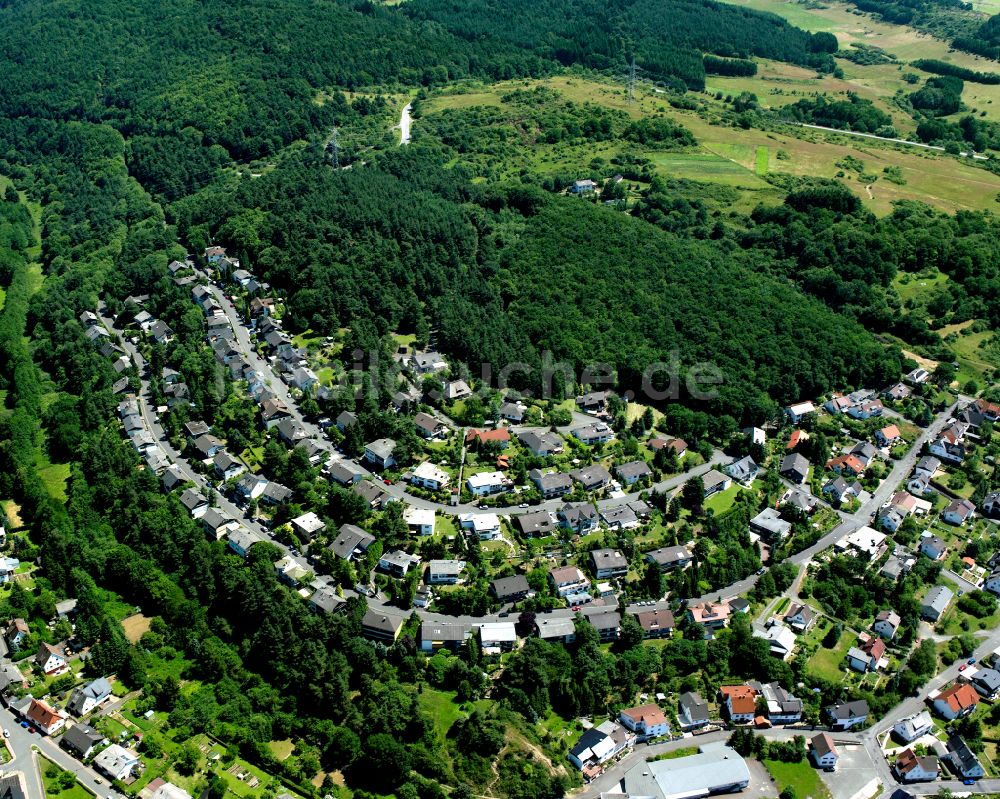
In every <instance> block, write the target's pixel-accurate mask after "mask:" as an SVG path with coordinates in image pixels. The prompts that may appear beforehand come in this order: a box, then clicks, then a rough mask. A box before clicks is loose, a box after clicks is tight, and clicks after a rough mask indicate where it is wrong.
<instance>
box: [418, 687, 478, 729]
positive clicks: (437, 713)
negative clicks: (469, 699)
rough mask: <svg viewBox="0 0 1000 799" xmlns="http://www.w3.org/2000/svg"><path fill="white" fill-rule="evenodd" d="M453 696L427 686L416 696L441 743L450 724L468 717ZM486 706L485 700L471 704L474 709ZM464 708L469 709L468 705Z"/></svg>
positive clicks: (452, 693) (448, 692)
mask: <svg viewBox="0 0 1000 799" xmlns="http://www.w3.org/2000/svg"><path fill="white" fill-rule="evenodd" d="M455 696H456V694H455V692H454V691H439V690H437V689H435V688H430V687H429V686H427V685H425V686H423V690H422V691H421V692H420V694H419V695H418V696H417V701H418V702H419V704H420V707H421V709H422V710H424V711H426V712H427V713H428V714H429V715H430V717H431V718H433V719H434V727H435V729H436V730H437V732H438V736H439V737H440V738H441V740H442V741H444V739H445V736H446V735H447V734H448V730H449V729H451V725H452V724H454V723H455V722H456V721H458V720H459V719H464V718H466V717H468V715H469V713H468V712H466V711H465V710H463V705H462V704H460V703H459V702H456V701H455ZM488 705H489V702H488V701H487V700H481V701H479V702H474V703H472V706H474V707H476V708H484V707H486V706H488ZM465 707H469V705H465Z"/></svg>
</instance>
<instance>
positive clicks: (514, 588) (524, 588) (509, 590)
mask: <svg viewBox="0 0 1000 799" xmlns="http://www.w3.org/2000/svg"><path fill="white" fill-rule="evenodd" d="M530 592H531V586H530V585H528V578H527V577H525V576H524V575H523V574H515V575H514V576H513V577H498V578H496V579H495V580H493V581H492V582H491V583H490V593H491V594H493V596H495V597H496V598H497V600H498V601H499V602H504V603H506V602H519V601H521V600H522V599H524V598H525V597H526V596H527V595H528V594H529V593H530Z"/></svg>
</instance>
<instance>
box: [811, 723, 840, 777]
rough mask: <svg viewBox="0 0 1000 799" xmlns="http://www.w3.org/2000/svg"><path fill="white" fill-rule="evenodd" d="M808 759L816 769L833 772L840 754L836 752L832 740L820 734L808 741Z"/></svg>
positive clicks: (822, 733)
mask: <svg viewBox="0 0 1000 799" xmlns="http://www.w3.org/2000/svg"><path fill="white" fill-rule="evenodd" d="M809 758H810V759H811V760H812V762H813V763H814V764H815V765H816V768H821V769H823V770H824V771H833V770H834V769H836V768H837V761H838V760H839V759H840V753H839V752H837V747H836V746H835V745H834V743H833V738H831V737H830V736H829V735H827V734H826V733H825V732H821V733H820V734H819V735H816V736H814V737H813V738H811V739H810V740H809Z"/></svg>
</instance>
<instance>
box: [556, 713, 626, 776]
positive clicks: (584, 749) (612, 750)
mask: <svg viewBox="0 0 1000 799" xmlns="http://www.w3.org/2000/svg"><path fill="white" fill-rule="evenodd" d="M634 743H635V736H634V735H633V734H632V733H630V732H629V731H628V730H626V729H625V728H624V727H622V726H621V725H620V724H617V723H615V722H613V721H605V722H603V723H602V724H599V725H598V726H596V727H591V728H590V729H589V730H584V732H583V734H582V735H581V736H580V738H579V739H578V740H577V742H576V744H575V745H574V746H573V747H572V748H571V749H570V750H569V752H568V754H567V757H568V758H569V760H570V762H571V763H572V764H573V765H574V766H576V767H577V768H578V769H580V771H582V772H583V774H584V776H585V777H586V778H588V779H592V778H593V777H596V776H597V775H598V774H600V773H601V770H602V767H603V765H604V764H605V763H607V762H608V761H609V760H611V759H612V758H614V757H616V756H617V755H620V754H621V753H622V752H624V751H626V750H628V749H630V748H631V747H632V746H633V745H634Z"/></svg>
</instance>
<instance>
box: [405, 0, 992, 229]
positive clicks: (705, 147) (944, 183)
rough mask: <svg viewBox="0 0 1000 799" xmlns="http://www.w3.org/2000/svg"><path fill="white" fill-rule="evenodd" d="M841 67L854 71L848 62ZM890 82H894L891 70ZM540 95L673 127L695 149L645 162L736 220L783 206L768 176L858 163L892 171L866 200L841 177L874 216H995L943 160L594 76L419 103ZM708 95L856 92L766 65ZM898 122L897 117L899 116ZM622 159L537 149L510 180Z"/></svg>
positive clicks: (986, 183) (435, 107) (821, 172)
mask: <svg viewBox="0 0 1000 799" xmlns="http://www.w3.org/2000/svg"><path fill="white" fill-rule="evenodd" d="M758 1H760V0H758ZM853 19H854V17H853V16H852V20H853ZM911 33H912V32H911ZM914 35H915V34H914ZM848 65H849V66H855V65H853V64H850V63H849V62H848ZM859 69H865V70H871V69H880V68H877V67H864V68H859ZM893 70H895V67H893ZM896 74H901V73H899V72H898V70H896ZM893 80H898V81H899V83H900V85H902V79H901V78H893ZM768 82H770V83H771V84H773V86H772V87H771V88H773V89H774V90H775V91H780V92H782V94H768V92H769V91H770V89H769V88H768V87H767V83H768ZM539 85H544V86H546V87H548V88H551V89H554V90H556V91H558V92H559V93H560V94H562V95H563V96H564V97H566V98H567V99H569V100H572V101H574V102H577V103H595V104H599V105H602V106H605V107H608V108H616V109H619V110H622V111H624V112H625V113H627V114H629V115H630V116H632V117H635V118H639V117H644V116H658V115H663V116H666V117H669V118H671V119H674V120H676V121H677V122H680V123H681V124H683V125H684V126H685V127H687V128H689V129H690V130H691V132H692V133H694V135H695V136H696V137H697V139H698V146H697V147H696V148H693V149H691V150H686V151H678V152H664V151H652V152H647V153H645V155H646V156H647V157H649V158H650V159H651V160H652V161H653V162H654V163H655V164H656V166H657V168H658V171H659V172H660V173H661V174H663V175H664V176H665V177H670V178H677V179H687V180H693V181H700V182H704V183H708V184H715V185H721V186H726V187H730V188H736V189H738V190H739V191H740V192H742V196H741V197H740V199H739V200H737V201H736V202H734V203H732V207H733V208H734V210H741V211H745V210H750V209H752V208H753V206H754V205H756V204H757V203H759V202H764V201H775V202H778V201H780V200H781V198H782V197H783V196H784V192H783V191H782V190H780V189H779V188H777V187H775V186H772V185H771V184H769V183H768V182H767V181H766V180H764V179H763V175H765V174H767V175H772V174H775V173H786V174H789V175H793V176H816V177H825V178H834V177H836V176H837V175H838V173H845V170H844V169H842V168H841V167H839V166H837V162H838V161H842V160H843V159H844V158H845V157H846V156H852V157H854V158H857V159H859V160H861V161H863V162H864V166H865V171H866V172H867V173H870V174H876V175H882V174H883V173H884V170H885V169H886V168H887V167H895V168H898V170H899V172H900V174H901V176H902V178H903V181H904V183H903V185H897V184H895V183H890V182H888V181H886V180H877V181H876V182H875V183H874V185H873V186H872V188H871V195H869V193H868V192H867V191H866V189H865V186H864V184H863V183H862V182H861V181H860V180H859V179H858V178H857V175H855V174H854V173H850V172H846V174H844V176H843V178H842V179H843V180H844V182H845V184H846V185H847V186H848V187H849V188H850V189H851V190H852V191H854V192H855V194H857V195H858V196H859V197H860V198H861V199H862V201H863V202H864V203H865V205H866V206H868V207H869V208H870V209H871V210H872V211H874V212H875V213H878V214H886V213H889V212H890V211H891V210H892V204H893V203H894V202H896V201H898V200H916V201H920V202H926V203H929V204H931V205H934V206H936V207H938V208H940V209H941V210H944V211H948V212H954V211H956V210H980V209H993V208H996V206H997V196H998V194H1000V176H997V175H994V174H992V173H989V172H987V171H986V170H984V169H980V168H979V167H976V166H974V165H972V164H971V163H968V162H963V161H962V160H961V159H958V158H955V157H952V156H948V155H945V154H943V153H936V152H933V151H926V150H920V149H918V148H907V147H906V146H905V145H895V144H889V143H883V142H878V141H873V140H859V139H857V138H854V137H850V136H845V135H842V134H837V133H830V132H826V131H817V130H808V129H804V128H797V127H793V126H788V127H785V128H782V129H781V130H779V131H763V130H757V129H750V130H743V129H742V128H737V127H731V126H729V125H728V124H722V123H717V122H714V121H713V120H712V119H710V118H709V117H711V116H713V115H714V114H713V112H711V111H710V112H709V115H708V116H707V117H706V115H705V114H703V113H699V112H695V111H687V110H680V109H674V108H671V107H670V106H668V104H667V102H666V98H665V97H664V96H663V95H661V94H657V93H656V92H654V91H652V90H651V89H649V88H648V87H647V88H646V89H645V90H642V91H640V92H639V94H638V96H637V98H636V102H634V103H632V104H629V102H628V98H627V97H626V95H625V91H624V89H623V87H622V86H621V85H620V84H617V83H615V82H613V81H610V80H606V79H603V78H601V77H599V76H596V75H595V76H583V75H559V76H554V77H552V78H548V79H545V80H540V81H530V80H519V81H510V82H505V83H500V84H497V85H495V86H489V87H488V86H483V85H459V86H452V87H450V88H449V89H447V90H445V91H443V92H441V93H438V94H434V95H432V96H431V97H430V99H428V101H427V102H426V103H424V106H423V109H422V113H423V114H424V115H430V114H433V113H435V112H436V111H440V110H442V109H445V108H463V107H471V106H475V105H500V104H501V99H500V98H501V97H502V96H503V95H504V94H507V93H508V92H510V91H511V90H513V89H515V88H530V87H533V86H539ZM709 88H710V89H712V90H713V93H714V91H715V90H718V91H722V92H723V93H724V94H732V93H734V92H735V93H739V91H743V90H751V89H754V88H756V92H755V93H756V94H757V95H758V97H759V98H760V100H761V102H762V104H764V105H769V104H771V102H772V101H776V102H774V104H775V105H780V104H782V103H783V102H787V101H788V100H792V101H794V100H795V99H796V96H789V95H788V94H787V93H788V92H791V91H794V92H797V93H799V94H800V95H801V96H805V95H807V94H815V93H817V92H821V91H833V92H846V91H849V90H854V89H857V87H856V86H854V85H853V84H851V83H850V81H837V80H836V79H834V78H832V77H830V76H823V77H822V78H817V77H816V75H815V73H812V72H809V71H808V70H803V69H801V68H798V67H789V66H788V65H784V64H774V63H769V62H761V74H760V75H758V76H756V77H754V78H719V77H717V76H713V77H711V78H710V79H709ZM910 88H911V90H912V87H910ZM990 88H997V87H990ZM890 89H891V87H890V88H887V89H885V90H884V92H883V94H887V95H889V96H891V94H892V92H893V91H894V89H893V90H890ZM859 93H861V92H860V90H859ZM693 96H695V97H698V98H699V99H701V100H704V101H705V102H706V103H708V104H709V106H710V108H712V109H714V108H717V107H719V105H718V103H717V101H716V100H714V98H713V96H712V94H709V93H705V94H702V95H693ZM998 100H1000V93H998ZM880 105H881V106H882V107H883V109H884V110H887V111H889V110H892V108H891V107H890V105H889V104H888V103H885V102H880ZM997 109H998V112H1000V103H998V104H997ZM896 113H897V114H899V112H898V109H896ZM899 116H900V124H902V121H903V120H904V119H907V120H908V118H905V117H903V115H902V114H899ZM894 118H895V117H894ZM417 124H418V125H419V122H418V123H417ZM909 124H910V125H911V127H912V120H909ZM622 149H623V145H622V144H621V143H605V142H602V143H598V144H593V143H591V144H585V145H578V146H571V145H563V146H560V147H559V148H553V147H550V146H536V147H534V148H531V149H530V150H528V151H526V152H524V155H523V162H521V159H517V161H516V162H515V163H513V164H512V165H511V168H512V169H513V170H514V171H515V172H516V171H517V170H518V169H521V168H531V169H535V170H538V171H540V172H543V173H553V174H555V173H565V171H567V170H572V169H576V170H579V171H581V172H583V171H585V170H586V169H587V168H588V167H587V165H588V164H589V163H590V162H591V160H592V159H593V158H594V157H601V158H604V159H609V158H610V157H612V156H614V155H615V154H616V153H618V152H620V151H621V150H622ZM779 151H781V158H780V159H779V158H778V153H779ZM762 153H763V154H762ZM765 155H766V168H765Z"/></svg>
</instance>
